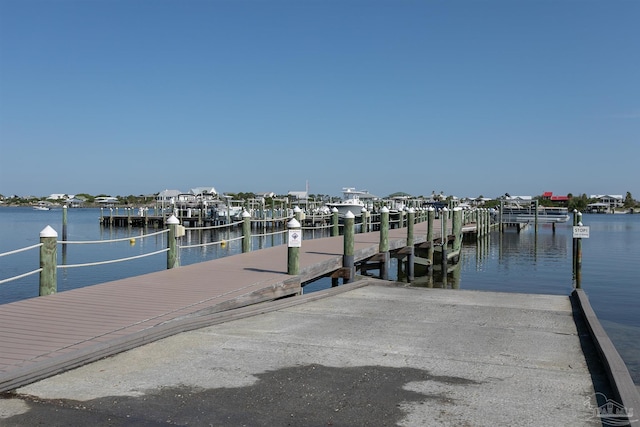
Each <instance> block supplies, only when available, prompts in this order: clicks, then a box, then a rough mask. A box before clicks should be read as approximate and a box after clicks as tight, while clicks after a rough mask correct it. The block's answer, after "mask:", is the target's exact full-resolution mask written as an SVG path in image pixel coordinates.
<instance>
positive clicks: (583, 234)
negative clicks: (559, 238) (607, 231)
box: [573, 225, 589, 239]
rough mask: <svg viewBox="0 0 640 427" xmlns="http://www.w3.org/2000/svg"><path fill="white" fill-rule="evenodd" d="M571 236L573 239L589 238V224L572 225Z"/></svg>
mask: <svg viewBox="0 0 640 427" xmlns="http://www.w3.org/2000/svg"><path fill="white" fill-rule="evenodd" d="M573 238H574V239H588V238H589V226H588V225H575V226H573Z"/></svg>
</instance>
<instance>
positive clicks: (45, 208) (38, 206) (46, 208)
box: [33, 205, 51, 211]
mask: <svg viewBox="0 0 640 427" xmlns="http://www.w3.org/2000/svg"><path fill="white" fill-rule="evenodd" d="M33 210H34V211H50V210H51V208H50V207H49V206H43V205H36V206H34V207H33Z"/></svg>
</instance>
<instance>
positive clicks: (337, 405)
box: [0, 281, 611, 426]
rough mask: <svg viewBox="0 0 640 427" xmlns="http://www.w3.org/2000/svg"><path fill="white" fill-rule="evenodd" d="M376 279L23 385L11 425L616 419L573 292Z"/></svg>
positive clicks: (5, 419)
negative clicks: (609, 413) (604, 411)
mask: <svg viewBox="0 0 640 427" xmlns="http://www.w3.org/2000/svg"><path fill="white" fill-rule="evenodd" d="M372 282H373V283H374V284H371V285H368V286H364V287H360V288H356V287H355V285H356V284H357V282H356V283H354V284H353V285H344V286H341V287H340V288H342V289H341V291H344V292H339V293H337V292H338V291H336V290H328V291H327V292H329V293H333V295H332V296H330V297H327V298H320V295H318V296H316V297H314V298H316V299H314V300H312V301H308V302H305V303H301V304H297V303H296V301H300V302H302V301H305V298H310V297H311V295H307V296H302V297H295V298H290V299H288V300H282V301H280V302H275V303H270V304H271V305H272V307H273V308H269V309H265V310H264V312H263V313H261V314H257V315H252V316H249V317H246V318H240V319H237V320H232V321H228V322H226V323H222V324H216V325H213V326H209V327H206V328H202V329H199V330H196V331H192V332H185V333H181V334H179V335H176V336H173V337H169V338H166V339H163V340H161V341H157V342H154V343H151V344H148V345H145V346H143V347H139V348H137V349H134V350H130V351H127V352H125V353H121V354H119V355H116V356H113V357H109V358H107V359H104V360H101V361H98V362H95V363H92V364H89V365H86V366H84V367H81V368H78V369H75V370H73V371H70V372H67V373H64V374H60V375H57V376H55V377H52V378H49V379H46V380H43V381H40V382H37V383H34V384H31V385H29V386H26V387H23V388H20V389H18V390H16V392H15V393H14V394H10V395H5V396H4V398H3V399H1V400H0V425H2V426H34V425H47V426H58V425H59V426H62V425H64V426H73V425H78V426H80V425H82V426H84V425H96V426H124V425H127V426H130V425H133V426H158V425H192V426H193V425H195V426H208V425H214V426H220V425H230V426H236V425H247V426H262V425H264V426H267V425H268V426H275V425H278V426H284V425H291V426H322V425H333V426H363V425H371V426H383V425H401V426H427V425H428V426H465V425H468V426H495V425H510V426H529V425H563V426H572V425H574V426H584V425H594V426H595V425H602V424H601V422H600V420H599V419H597V418H596V417H595V416H594V408H595V407H596V406H597V405H598V404H599V402H597V401H596V392H599V393H603V395H605V396H606V395H607V394H608V393H611V392H610V389H609V388H608V383H607V379H606V375H605V373H604V371H603V370H602V367H601V366H600V364H599V360H598V358H597V355H596V353H595V350H594V349H593V346H592V345H591V344H590V339H589V337H588V334H587V333H586V332H585V331H584V330H582V327H581V326H580V321H579V319H577V318H576V319H574V316H573V312H572V306H571V302H570V299H569V297H564V296H549V295H523V294H506V293H496V292H475V291H459V290H447V289H424V288H411V287H406V286H404V285H400V284H398V285H389V284H387V283H386V282H379V281H372ZM321 292H325V291H321ZM312 295H313V294H312ZM278 304H280V305H278ZM265 307H266V306H265ZM576 320H577V321H578V325H577V326H576ZM594 385H595V388H594Z"/></svg>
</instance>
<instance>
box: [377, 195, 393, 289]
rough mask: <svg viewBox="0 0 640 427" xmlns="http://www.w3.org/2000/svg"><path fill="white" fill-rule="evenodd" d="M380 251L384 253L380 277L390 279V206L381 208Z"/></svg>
mask: <svg viewBox="0 0 640 427" xmlns="http://www.w3.org/2000/svg"><path fill="white" fill-rule="evenodd" d="M378 252H380V253H381V254H382V257H383V259H382V262H381V265H380V278H381V279H382V280H389V268H390V267H391V262H390V258H389V208H387V207H386V206H383V207H382V209H380V243H379V245H378Z"/></svg>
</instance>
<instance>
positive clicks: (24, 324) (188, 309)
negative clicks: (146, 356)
mask: <svg viewBox="0 0 640 427" xmlns="http://www.w3.org/2000/svg"><path fill="white" fill-rule="evenodd" d="M439 228H440V227H439V225H438V222H437V221H436V224H434V229H435V230H436V233H435V236H434V238H437V237H439V233H438V230H439ZM414 233H415V235H414V243H415V244H419V243H422V242H424V241H425V240H426V223H421V224H417V225H416V226H415V229H414ZM405 244H406V228H398V229H391V230H389V247H390V249H391V250H395V249H398V248H401V247H403V246H404V245H405ZM378 245H379V232H370V233H363V234H356V235H355V250H354V252H355V256H354V259H355V261H356V262H358V261H361V260H363V259H366V258H368V257H370V256H372V255H374V254H376V253H377V252H378ZM342 251H343V238H342V236H338V237H327V238H321V239H313V240H305V241H304V242H303V244H302V247H301V250H300V275H299V276H297V278H298V282H297V283H298V284H299V283H304V282H306V281H309V280H312V279H315V278H317V277H320V276H322V275H324V274H328V273H330V272H331V271H334V270H336V269H337V268H340V267H341V266H342ZM292 279H294V280H295V278H293V277H292V276H289V275H287V246H286V245H280V246H275V247H270V248H265V249H260V250H256V251H251V252H247V253H244V254H239V255H234V256H229V257H224V258H218V259H215V260H211V261H204V262H201V263H198V264H192V265H188V266H184V267H179V268H175V269H171V270H163V271H158V272H153V273H149V274H145V275H142V276H136V277H130V278H126V279H121V280H116V281H112V282H107V283H102V284H97V285H93V286H87V287H84V288H80V289H75V290H69V291H64V292H60V293H57V294H53V295H49V296H44V297H36V298H31V299H27V300H22V301H17V302H13V303H8V304H4V305H0V325H1V326H0V340H1V342H2V347H1V348H0V391H7V390H10V389H13V388H16V387H17V386H20V385H24V384H27V383H29V382H32V381H36V380H38V379H41V378H44V377H46V376H47V375H52V374H54V373H57V372H61V371H62V370H64V369H65V363H66V366H69V367H75V366H78V365H79V364H81V363H82V362H83V361H90V360H95V357H104V356H107V355H110V354H114V353H116V352H119V351H123V350H124V349H128V348H131V347H132V346H135V345H140V344H144V343H146V342H150V341H152V340H154V339H157V338H154V337H153V336H154V334H153V333H152V331H151V330H152V329H153V328H158V327H163V328H164V329H165V330H167V331H168V330H170V326H171V325H170V324H171V322H172V321H175V320H177V319H180V318H182V317H185V316H189V315H193V314H194V313H207V314H210V313H214V312H216V311H220V310H224V309H229V308H236V307H239V306H243V305H247V304H252V303H257V302H260V301H261V300H269V299H273V298H274V295H275V296H279V295H280V294H279V293H278V292H280V293H284V294H287V293H289V294H290V293H291V286H294V285H292V284H289V285H287V283H289V282H291V280H292ZM263 294H264V295H263ZM180 331H181V330H180V328H177V329H176V332H175V333H178V332H180ZM166 333H169V332H165V334H166ZM58 359H59V360H62V362H61V363H60V364H58V365H56V364H52V360H58ZM65 361H66V362H65Z"/></svg>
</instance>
